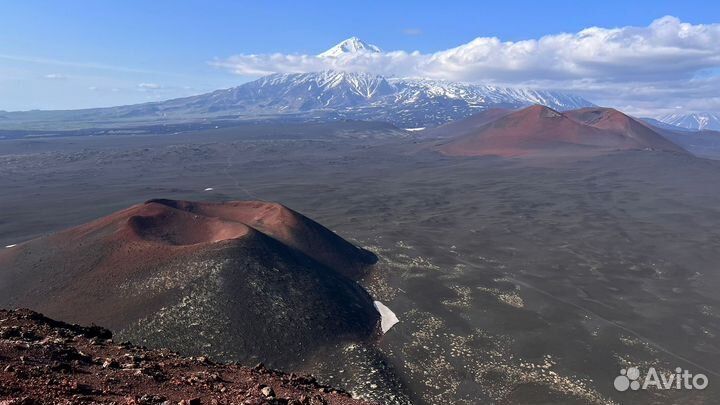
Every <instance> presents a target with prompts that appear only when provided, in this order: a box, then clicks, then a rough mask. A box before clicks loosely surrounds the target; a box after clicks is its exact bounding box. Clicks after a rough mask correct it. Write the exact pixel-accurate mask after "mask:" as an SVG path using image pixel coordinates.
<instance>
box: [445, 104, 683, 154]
mask: <svg viewBox="0 0 720 405" xmlns="http://www.w3.org/2000/svg"><path fill="white" fill-rule="evenodd" d="M433 148H434V149H435V150H436V151H438V152H440V153H442V154H444V155H448V156H482V155H496V156H503V157H522V156H541V155H561V154H565V155H573V154H580V153H582V154H588V153H589V154H596V153H607V152H609V151H613V150H627V149H659V150H667V151H673V152H680V153H686V152H685V151H684V150H683V149H682V148H680V147H679V146H677V145H675V144H673V143H672V142H669V141H667V140H666V139H665V138H663V137H662V136H661V135H659V134H657V133H655V132H653V131H652V130H651V129H649V128H648V127H646V126H645V125H643V124H641V123H639V122H637V121H635V120H634V119H632V118H630V117H628V116H626V115H624V114H622V113H620V112H618V111H615V110H612V109H602V108H589V109H581V110H577V111H569V112H566V113H560V112H557V111H555V110H552V109H550V108H547V107H544V106H539V105H536V106H532V107H528V108H525V109H523V110H520V111H516V112H513V113H511V114H507V115H504V116H502V117H500V118H498V119H496V120H494V121H491V122H489V123H487V124H485V125H483V126H481V127H480V128H478V129H476V130H474V131H472V132H470V133H466V134H464V135H461V136H458V137H455V138H452V139H449V140H447V141H444V142H442V143H440V144H436V145H434V146H433Z"/></svg>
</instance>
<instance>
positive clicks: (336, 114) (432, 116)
mask: <svg viewBox="0 0 720 405" xmlns="http://www.w3.org/2000/svg"><path fill="white" fill-rule="evenodd" d="M378 52H382V51H381V50H380V48H378V47H377V46H375V45H372V44H368V43H365V42H363V41H361V40H360V39H358V38H355V37H353V38H349V39H347V40H345V41H343V42H341V43H339V44H337V45H336V46H334V47H332V48H330V49H329V50H327V51H325V52H323V53H321V54H319V55H318V57H323V58H325V57H327V58H338V57H342V56H343V55H345V54H348V53H378ZM533 104H541V105H544V106H547V107H550V108H552V109H555V110H558V111H565V110H572V109H577V108H582V107H590V106H593V105H594V104H593V103H591V102H590V101H588V100H585V99H584V98H581V97H578V96H575V95H572V94H568V93H563V92H557V91H544V90H531V89H523V88H509V87H497V86H488V85H482V84H468V83H457V82H449V81H440V80H428V79H415V78H412V79H411V78H388V77H384V76H380V75H375V74H369V73H358V72H344V71H321V72H312V73H294V74H272V75H269V76H265V77H262V78H260V79H257V80H255V81H252V82H248V83H245V84H242V85H240V86H237V87H233V88H229V89H224V90H217V91H213V92H211V93H206V94H201V95H197V96H191V97H184V98H178V99H173V100H167V101H160V102H150V103H143V104H136V105H127V106H120V107H109V108H94V109H84V110H69V111H24V112H0V129H58V127H59V126H63V125H65V126H66V127H73V128H82V127H96V126H97V127H107V126H115V125H134V124H138V123H142V124H151V123H158V122H160V123H172V122H184V121H193V120H198V119H201V120H206V119H229V120H248V119H253V120H257V119H293V120H310V121H317V120H323V121H327V120H344V119H347V120H371V121H386V122H390V123H392V124H395V125H397V126H399V127H403V128H418V127H433V126H437V125H440V124H443V123H446V122H448V121H452V120H456V119H462V118H466V117H468V116H470V115H472V114H474V113H477V112H479V111H483V110H485V109H488V108H521V107H526V106H530V105H533Z"/></svg>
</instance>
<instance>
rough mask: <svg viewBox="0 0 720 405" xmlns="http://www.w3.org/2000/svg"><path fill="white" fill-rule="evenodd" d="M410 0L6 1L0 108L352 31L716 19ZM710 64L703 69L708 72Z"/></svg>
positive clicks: (126, 90) (90, 101)
mask: <svg viewBox="0 0 720 405" xmlns="http://www.w3.org/2000/svg"><path fill="white" fill-rule="evenodd" d="M628 3H630V4H628ZM418 4H420V3H418V2H401V1H391V2H338V1H334V2H330V1H314V2H307V3H306V2H290V1H288V2H277V1H276V2H269V1H268V2H260V1H258V2H238V1H212V2H211V1H127V0H126V1H114V2H112V1H33V0H24V1H14V2H4V3H3V4H2V6H0V27H2V28H0V96H2V97H0V110H3V109H4V110H18V109H33V108H43V109H48V108H50V109H57V108H81V107H93V106H107V105H117V104H125V103H135V102H143V101H148V100H158V99H165V98H171V97H177V96H183V95H189V94H196V93H199V92H205V91H210V90H213V89H217V88H223V87H230V86H233V85H237V84H240V83H242V82H244V81H247V80H249V79H251V78H252V77H250V76H249V75H247V74H237V72H238V71H239V70H238V69H228V68H223V67H220V66H217V65H213V64H212V63H211V62H213V61H218V60H226V59H227V58H230V57H232V56H233V55H250V54H269V53H274V52H278V53H283V54H306V55H315V54H317V53H319V52H321V51H323V50H325V49H327V48H329V47H330V46H332V45H334V44H335V43H337V42H339V41H340V40H342V39H345V38H347V37H349V36H352V35H356V36H358V37H360V38H362V39H363V40H365V41H367V42H370V43H373V44H376V45H378V46H380V47H381V48H383V49H384V50H403V51H407V52H411V51H415V50H417V51H420V53H422V54H432V53H434V52H441V51H444V50H448V49H451V48H454V47H457V46H460V45H463V44H467V43H468V42H470V41H472V40H473V39H474V38H477V37H497V38H499V39H500V40H501V41H522V40H529V39H538V38H541V37H542V36H545V35H556V34H560V33H564V32H567V33H577V32H579V31H581V30H583V29H585V28H588V27H593V26H597V27H603V28H614V27H626V26H635V27H647V26H648V25H649V24H651V23H652V22H653V21H654V20H656V19H658V18H661V17H663V16H666V15H671V16H674V17H677V19H678V20H680V21H682V22H683V23H690V24H694V25H698V24H715V23H718V22H720V6H718V5H716V4H715V2H712V1H683V2H679V1H652V2H650V1H648V2H620V1H604V2H577V1H555V2H553V1H543V2H538V1H514V2H513V1H507V2H483V3H481V2H477V1H452V2H442V3H437V4H435V5H424V4H423V5H422V6H419V5H418ZM718 68H720V67H713V66H712V65H710V66H703V68H702V72H704V73H703V74H709V75H710V76H716V75H717V70H716V69H718ZM708 72H710V73H708ZM451 78H452V77H451ZM463 79H465V78H463ZM500 79H502V80H506V79H507V80H509V81H513V80H515V81H518V79H517V78H509V79H508V78H505V77H500ZM472 81H478V78H477V77H475V76H473V77H472ZM526 81H527V78H524V79H523V80H519V82H523V83H524V82H526ZM510 84H513V83H510ZM551 84H552V85H553V87H562V86H563V84H562V83H557V82H553V83H551ZM574 86H575V85H573V86H571V87H572V88H573V90H575V87H574Z"/></svg>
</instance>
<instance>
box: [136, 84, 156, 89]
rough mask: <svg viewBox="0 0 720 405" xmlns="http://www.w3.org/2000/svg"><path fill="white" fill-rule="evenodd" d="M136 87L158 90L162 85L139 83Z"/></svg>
mask: <svg viewBox="0 0 720 405" xmlns="http://www.w3.org/2000/svg"><path fill="white" fill-rule="evenodd" d="M138 88H140V89H142V90H160V89H161V88H162V86H160V85H159V84H157V83H140V84H138Z"/></svg>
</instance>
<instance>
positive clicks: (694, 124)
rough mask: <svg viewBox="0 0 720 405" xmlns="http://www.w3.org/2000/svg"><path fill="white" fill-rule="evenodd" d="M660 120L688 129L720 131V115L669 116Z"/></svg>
mask: <svg viewBox="0 0 720 405" xmlns="http://www.w3.org/2000/svg"><path fill="white" fill-rule="evenodd" d="M658 120H659V121H661V122H664V123H666V124H670V125H675V126H678V127H681V128H686V129H692V130H715V131H720V115H718V114H713V113H707V112H705V113H693V114H668V115H664V116H662V117H659V118H658Z"/></svg>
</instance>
